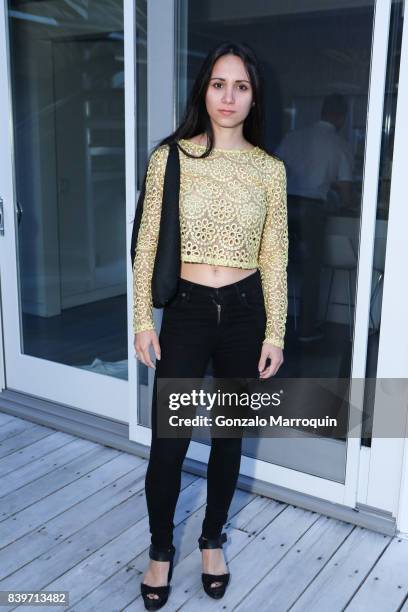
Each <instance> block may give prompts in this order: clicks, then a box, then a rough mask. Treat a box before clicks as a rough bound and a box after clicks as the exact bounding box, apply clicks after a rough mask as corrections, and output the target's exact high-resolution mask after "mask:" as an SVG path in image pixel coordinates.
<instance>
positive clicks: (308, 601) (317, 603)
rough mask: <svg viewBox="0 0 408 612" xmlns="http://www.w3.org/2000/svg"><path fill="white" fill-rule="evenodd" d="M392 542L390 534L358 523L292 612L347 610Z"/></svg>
mask: <svg viewBox="0 0 408 612" xmlns="http://www.w3.org/2000/svg"><path fill="white" fill-rule="evenodd" d="M389 542H390V537H389V536H386V535H383V534H380V533H377V532H375V531H370V530H369V529H364V528H363V527H358V526H357V527H355V528H354V529H353V531H352V532H351V533H350V536H349V537H348V538H346V540H345V541H344V542H343V545H342V546H340V548H339V549H338V550H337V551H336V553H335V554H334V555H333V556H332V557H331V558H330V559H329V561H328V562H327V563H326V565H325V566H324V568H323V569H322V571H321V572H320V573H319V574H318V575H317V576H316V578H315V580H313V582H312V583H311V584H310V585H309V586H308V588H307V589H306V590H305V591H304V593H303V594H302V595H301V596H300V597H299V599H298V600H297V601H296V603H295V604H294V606H293V608H291V612H292V611H293V612H295V611H296V612H304V611H305V610H313V612H327V610H344V608H345V606H346V605H347V603H348V601H349V600H350V599H351V597H352V596H353V595H354V593H355V591H356V590H357V589H358V588H359V586H360V585H361V583H362V582H364V580H365V577H366V575H367V573H368V572H369V571H370V570H371V568H372V566H373V565H374V564H375V562H376V560H377V559H378V557H379V556H380V555H381V554H382V552H383V551H384V549H385V548H386V546H387V545H388V544H389ZM389 610H391V609H389Z"/></svg>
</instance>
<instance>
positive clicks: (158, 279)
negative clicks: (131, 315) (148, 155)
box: [130, 142, 181, 308]
mask: <svg viewBox="0 0 408 612" xmlns="http://www.w3.org/2000/svg"><path fill="white" fill-rule="evenodd" d="M146 176H147V168H146V172H145V176H144V179H143V185H142V189H141V191H140V195H139V199H138V202H137V207H136V212H135V218H134V220H133V229H132V240H131V247H130V257H131V260H132V269H133V264H134V260H135V255H136V245H137V238H138V235H139V228H140V222H141V219H142V214H143V203H144V197H145V188H146ZM179 195H180V159H179V153H178V147H177V144H176V143H175V142H174V143H171V144H170V145H169V154H168V158H167V164H166V172H165V176H164V185H163V201H162V208H161V216H160V229H159V238H158V243H157V250H156V257H155V261H154V268H153V276H152V284H151V290H152V302H153V306H154V307H155V308H163V306H165V305H166V304H167V302H169V301H170V300H171V299H172V297H174V295H175V294H176V292H177V287H178V282H179V276H180V269H181V239H180V216H179Z"/></svg>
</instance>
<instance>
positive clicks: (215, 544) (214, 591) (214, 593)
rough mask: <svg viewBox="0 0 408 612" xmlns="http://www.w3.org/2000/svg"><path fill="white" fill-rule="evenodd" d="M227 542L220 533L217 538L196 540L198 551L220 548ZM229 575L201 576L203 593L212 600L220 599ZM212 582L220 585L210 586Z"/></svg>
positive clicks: (201, 537)
mask: <svg viewBox="0 0 408 612" xmlns="http://www.w3.org/2000/svg"><path fill="white" fill-rule="evenodd" d="M226 541H227V534H226V533H222V534H221V535H220V536H219V537H218V538H210V539H208V540H207V539H205V538H203V536H200V537H199V538H198V545H199V547H200V550H202V549H203V548H222V544H223V542H226ZM229 578H230V574H229V572H228V573H227V574H218V575H217V574H205V573H204V572H203V573H202V574H201V580H202V583H203V587H204V591H205V592H206V593H207V595H209V596H210V597H212V598H213V599H221V597H223V596H224V593H225V589H226V588H227V585H228V582H229ZM213 582H221V583H222V584H221V585H216V586H211V585H212V583H213Z"/></svg>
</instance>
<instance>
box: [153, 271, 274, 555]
mask: <svg viewBox="0 0 408 612" xmlns="http://www.w3.org/2000/svg"><path fill="white" fill-rule="evenodd" d="M265 326H266V312H265V305H264V296H263V292H262V284H261V276H260V272H259V270H257V271H256V272H254V273H252V274H251V275H249V276H247V277H246V278H244V279H242V280H240V281H238V282H235V283H231V284H228V285H224V286H223V287H218V288H215V287H210V286H208V285H201V284H199V283H194V282H191V281H188V280H185V279H183V278H181V277H180V279H179V287H178V291H177V294H176V296H175V297H174V298H173V299H172V300H171V302H170V303H169V304H168V305H167V306H165V308H164V312H163V320H162V326H161V330H160V335H159V342H160V348H161V359H160V360H159V359H158V360H156V370H155V376H154V386H153V400H152V443H151V448H150V458H149V464H148V468H147V472H146V479H145V490H146V499H147V508H148V513H149V525H150V532H151V542H152V544H155V545H156V546H159V547H161V548H168V547H169V546H170V545H171V544H172V541H173V529H174V522H173V519H174V513H175V509H176V504H177V500H178V496H179V493H180V484H181V470H182V464H183V460H184V458H185V456H186V453H187V449H188V446H189V444H190V439H191V437H190V438H188V437H185V438H181V437H179V438H176V437H175V438H166V437H159V436H158V433H157V429H158V428H157V419H156V409H157V401H156V400H157V397H156V392H157V378H158V377H159V378H160V377H162V378H200V379H202V378H203V377H204V375H205V373H206V371H207V366H208V364H209V361H210V360H212V374H213V376H214V377H215V378H234V377H246V378H258V376H259V372H258V362H259V358H260V355H261V349H262V341H263V340H264V337H265ZM241 448H242V436H241V437H238V438H236V437H234V438H220V437H215V436H214V437H212V439H211V451H210V456H209V461H208V468H207V505H206V512H205V517H204V520H203V524H202V535H203V536H204V537H206V538H216V537H218V536H219V535H220V534H221V532H222V528H223V525H224V524H225V522H226V520H227V516H228V510H229V507H230V504H231V500H232V497H233V495H234V491H235V488H236V483H237V479H238V474H239V469H240V464H241Z"/></svg>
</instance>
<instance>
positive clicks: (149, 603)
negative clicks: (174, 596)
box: [140, 544, 176, 610]
mask: <svg viewBox="0 0 408 612" xmlns="http://www.w3.org/2000/svg"><path fill="white" fill-rule="evenodd" d="M175 552H176V549H175V547H174V546H173V544H172V545H171V546H170V547H169V548H166V549H162V548H158V547H157V546H155V545H154V544H150V548H149V557H150V559H153V560H154V561H170V566H169V573H168V578H167V584H166V585H164V586H157V587H155V586H149V585H148V584H145V583H144V582H142V583H141V584H140V592H141V593H142V597H143V601H144V605H145V608H146V610H158V609H159V608H161V607H162V606H164V604H165V603H166V602H167V599H168V597H169V594H170V581H171V577H172V574H173V561H174V553H175ZM152 593H154V594H155V595H157V596H158V597H157V598H153V597H152V598H151V597H148V595H149V594H152Z"/></svg>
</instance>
